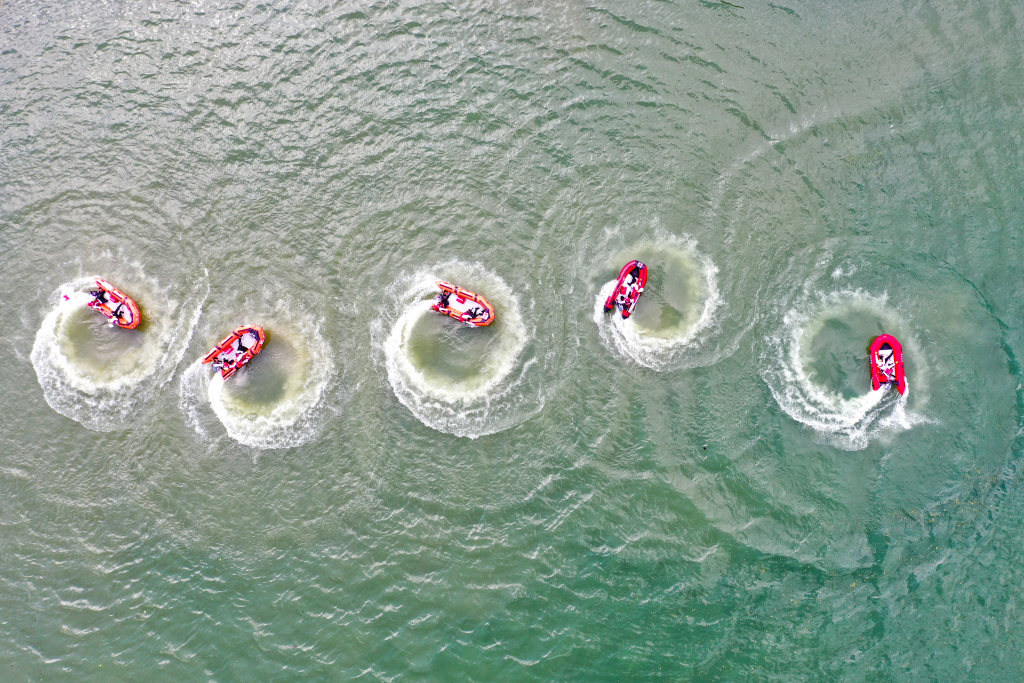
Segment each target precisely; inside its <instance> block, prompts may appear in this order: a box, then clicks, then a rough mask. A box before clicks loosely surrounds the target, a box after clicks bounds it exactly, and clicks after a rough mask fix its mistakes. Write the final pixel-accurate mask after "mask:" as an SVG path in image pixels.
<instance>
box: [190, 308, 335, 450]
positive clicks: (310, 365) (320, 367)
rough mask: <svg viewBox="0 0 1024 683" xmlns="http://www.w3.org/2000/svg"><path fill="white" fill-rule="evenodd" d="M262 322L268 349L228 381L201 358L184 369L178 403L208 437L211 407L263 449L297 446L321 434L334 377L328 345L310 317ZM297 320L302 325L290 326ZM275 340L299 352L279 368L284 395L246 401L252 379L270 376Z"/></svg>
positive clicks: (237, 436) (235, 435) (230, 428)
mask: <svg viewBox="0 0 1024 683" xmlns="http://www.w3.org/2000/svg"><path fill="white" fill-rule="evenodd" d="M264 322H265V323H266V325H265V327H266V329H267V334H268V339H267V345H266V346H265V347H264V350H263V351H262V352H261V354H260V355H258V356H257V357H256V358H255V359H254V360H253V361H252V363H251V364H250V365H249V366H247V367H245V368H243V369H242V370H240V371H239V372H237V373H235V374H234V375H233V376H232V377H231V378H230V379H228V380H227V381H225V380H224V379H223V378H222V377H221V374H220V373H219V372H214V371H213V370H212V369H211V367H210V366H208V365H201V364H200V361H196V362H194V363H193V364H192V365H191V366H189V368H188V369H187V370H186V371H185V373H184V374H183V376H182V379H181V385H180V389H179V402H180V405H181V409H182V412H184V413H185V416H186V419H187V421H188V423H189V424H190V425H191V426H192V427H193V429H195V430H196V432H197V433H198V434H199V435H200V436H202V437H204V438H209V437H210V435H211V434H212V433H213V432H214V431H215V429H216V428H215V424H216V423H214V422H213V421H212V420H211V419H210V418H209V413H208V412H207V410H209V411H212V413H213V415H214V416H216V418H217V420H218V421H219V423H220V425H221V426H222V427H223V429H224V430H225V432H226V433H227V435H228V436H229V437H230V438H232V439H234V440H235V441H237V442H239V443H241V444H244V445H246V446H251V447H253V448H258V449H261V450H267V449H273V448H291V447H294V446H299V445H301V444H303V443H306V442H308V441H310V440H311V439H313V438H314V437H315V436H316V435H317V434H318V433H319V431H320V425H321V423H322V418H323V416H324V412H325V411H324V410H323V409H322V404H323V402H324V396H325V390H326V388H327V386H328V385H329V384H330V381H331V380H332V378H333V377H334V376H335V365H334V361H333V360H332V356H333V354H332V353H331V351H330V347H329V345H328V344H327V341H326V340H325V339H324V337H323V335H322V334H321V333H320V328H319V325H317V324H314V323H312V321H309V320H303V319H301V318H295V317H294V316H293V317H292V319H291V320H290V321H289V322H277V323H276V324H275V323H274V322H273V321H267V320H264ZM296 323H297V324H298V328H295V327H293V326H292V325H294V324H296ZM275 343H276V344H279V345H280V344H288V345H289V346H290V347H292V348H293V349H294V351H295V354H294V357H293V358H291V359H290V362H289V364H288V366H287V367H285V368H282V369H281V370H282V372H284V373H285V377H284V380H283V389H282V395H281V396H280V397H279V398H277V399H275V400H273V401H271V402H269V403H259V404H255V403H252V402H248V401H246V399H245V398H244V397H242V396H240V394H242V393H244V389H245V388H247V387H249V386H250V385H251V383H259V382H260V381H261V380H263V379H266V377H267V375H268V374H269V373H270V370H268V369H267V367H266V361H267V358H266V357H265V356H264V354H268V351H270V352H271V353H273V351H274V349H273V348H272V345H273V344H275ZM260 356H264V357H263V358H261V357H260ZM261 366H264V367H263V368H261Z"/></svg>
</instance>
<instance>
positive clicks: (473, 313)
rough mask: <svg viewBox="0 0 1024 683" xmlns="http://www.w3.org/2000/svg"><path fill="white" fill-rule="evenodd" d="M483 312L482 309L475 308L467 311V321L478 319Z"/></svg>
mask: <svg viewBox="0 0 1024 683" xmlns="http://www.w3.org/2000/svg"><path fill="white" fill-rule="evenodd" d="M481 312H482V309H480V308H478V307H476V306H474V307H473V308H471V309H469V310H468V311H466V320H476V319H477V318H479V317H480V313H481Z"/></svg>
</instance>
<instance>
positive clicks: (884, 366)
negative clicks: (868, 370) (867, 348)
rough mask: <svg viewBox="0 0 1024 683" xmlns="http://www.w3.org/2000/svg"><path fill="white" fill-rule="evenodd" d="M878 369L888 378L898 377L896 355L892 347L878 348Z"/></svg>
mask: <svg viewBox="0 0 1024 683" xmlns="http://www.w3.org/2000/svg"><path fill="white" fill-rule="evenodd" d="M878 369H879V370H880V371H881V372H882V374H883V375H885V377H886V379H889V380H895V379H896V356H895V355H894V354H893V352H892V349H879V350H878Z"/></svg>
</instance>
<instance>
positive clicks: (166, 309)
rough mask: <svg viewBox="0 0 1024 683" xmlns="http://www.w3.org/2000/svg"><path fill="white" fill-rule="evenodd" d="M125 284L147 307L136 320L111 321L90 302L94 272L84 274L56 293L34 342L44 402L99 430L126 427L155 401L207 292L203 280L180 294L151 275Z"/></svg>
mask: <svg viewBox="0 0 1024 683" xmlns="http://www.w3.org/2000/svg"><path fill="white" fill-rule="evenodd" d="M121 284H122V286H123V287H124V288H125V289H126V290H127V291H128V293H129V295H130V296H133V298H135V299H136V301H137V302H138V303H139V305H140V306H141V307H142V315H143V323H142V324H141V325H140V326H139V327H138V328H136V329H134V330H123V329H120V328H116V327H115V328H111V327H110V326H109V325H107V323H106V319H105V318H104V317H103V316H102V315H101V314H100V313H98V312H96V311H93V310H91V309H89V308H88V307H87V306H86V304H87V303H88V302H89V301H90V296H89V295H88V294H87V293H86V292H87V290H88V289H89V288H90V287H94V286H95V277H84V278H78V279H76V280H74V281H72V282H68V283H66V284H64V285H61V287H60V288H59V289H58V290H57V291H56V292H54V293H53V295H52V296H51V297H50V301H51V303H52V308H51V309H50V310H49V312H48V313H47V314H46V316H45V317H44V318H43V321H42V324H41V325H40V326H39V330H38V331H37V333H36V338H35V342H34V344H33V346H32V355H31V359H32V365H33V367H34V368H35V371H36V376H37V377H38V379H39V385H40V386H41V387H42V389H43V396H44V397H45V398H46V402H47V403H49V404H50V406H51V407H52V408H53V409H54V410H56V411H57V412H59V413H60V414H62V415H65V416H67V417H70V418H71V419H73V420H76V421H78V422H80V423H81V424H83V425H85V426H86V427H88V428H89V429H94V430H97V431H112V430H117V429H124V428H126V427H128V426H129V425H130V423H131V421H132V419H133V418H134V417H135V416H136V415H137V414H138V413H139V412H140V411H141V410H143V409H144V408H145V407H146V406H147V405H150V404H151V403H152V400H153V398H154V397H155V396H156V393H157V391H158V390H159V388H160V387H161V386H162V385H163V384H165V383H166V382H167V381H169V380H170V378H171V376H172V375H173V374H174V370H175V368H176V367H177V365H178V363H179V362H180V361H181V359H182V357H183V356H184V354H185V349H186V348H187V347H188V341H189V339H190V338H191V336H192V333H193V331H194V330H195V327H196V324H197V322H198V320H199V313H200V310H201V308H202V304H203V302H204V301H205V299H206V296H207V294H208V292H209V286H208V285H207V284H206V282H205V280H204V281H202V282H199V283H197V284H196V285H195V286H194V287H193V289H192V290H191V291H190V292H188V293H186V294H185V295H184V296H183V297H182V298H180V299H179V298H178V297H176V296H175V295H174V294H173V293H172V292H171V291H170V288H164V287H161V285H160V283H159V282H157V281H156V280H154V279H152V278H146V277H144V276H138V277H136V278H135V279H129V280H128V281H127V282H126V283H121Z"/></svg>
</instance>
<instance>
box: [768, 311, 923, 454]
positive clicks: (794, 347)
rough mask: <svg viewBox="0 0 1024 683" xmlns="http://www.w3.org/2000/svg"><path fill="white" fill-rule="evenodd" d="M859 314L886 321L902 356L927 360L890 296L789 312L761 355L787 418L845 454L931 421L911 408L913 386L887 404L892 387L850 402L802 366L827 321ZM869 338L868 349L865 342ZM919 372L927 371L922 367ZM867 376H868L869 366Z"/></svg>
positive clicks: (769, 384)
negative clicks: (808, 348)
mask: <svg viewBox="0 0 1024 683" xmlns="http://www.w3.org/2000/svg"><path fill="white" fill-rule="evenodd" d="M857 311H861V312H866V313H869V314H871V315H873V316H876V317H877V318H879V319H880V320H882V321H884V322H885V324H886V327H887V329H891V330H893V331H894V332H897V336H898V338H899V339H900V340H901V342H902V344H903V347H904V357H907V355H908V354H909V355H912V356H913V357H914V358H915V360H916V359H918V358H921V357H923V354H920V353H919V352H918V345H917V342H916V339H915V338H914V337H913V336H912V335H911V334H909V333H908V332H905V331H903V330H904V329H905V326H904V325H903V324H902V322H901V321H900V320H898V319H897V318H896V316H895V315H894V314H893V312H892V309H891V307H889V306H888V305H887V302H886V297H885V296H884V295H883V296H880V297H874V296H871V295H869V294H866V293H864V292H850V291H843V292H836V293H832V294H829V295H827V296H824V297H822V299H821V301H819V302H815V303H809V304H806V305H804V306H803V307H798V308H794V309H792V310H790V311H789V312H788V313H786V315H785V316H783V326H782V328H781V330H780V331H779V332H778V333H777V334H775V335H772V336H771V337H769V339H768V345H767V351H766V352H765V353H764V354H763V356H762V359H761V361H762V366H763V367H762V376H763V377H764V379H765V381H766V382H767V384H768V388H769V390H770V391H771V392H772V396H774V397H775V400H776V402H777V403H778V404H779V407H781V408H782V409H783V410H784V411H785V412H786V414H787V415H789V416H790V417H792V418H793V419H794V420H797V421H798V422H800V423H802V424H805V425H807V426H808V427H810V428H812V429H813V430H814V431H815V432H817V433H818V435H819V436H820V437H821V438H822V439H823V441H825V442H828V443H830V444H832V445H834V446H836V447H839V448H843V449H845V450H861V449H864V448H866V447H867V446H868V444H869V443H870V441H871V440H872V439H874V438H879V437H882V436H884V435H887V434H892V433H895V432H898V431H903V430H906V429H910V428H911V427H913V426H914V425H916V424H921V423H923V422H928V421H929V420H928V418H927V417H925V416H924V415H921V414H918V413H915V412H914V411H912V410H910V409H909V408H908V405H909V404H908V400H909V398H910V383H909V380H908V382H907V389H906V393H905V394H904V395H902V396H898V395H897V398H895V399H894V400H887V396H888V395H889V394H890V393H893V394H895V393H896V390H895V389H894V388H891V387H890V386H889V385H886V386H884V387H883V388H881V389H879V390H878V391H868V392H867V393H865V394H861V395H858V396H852V397H849V398H846V397H844V396H842V395H841V394H840V393H838V392H835V391H830V390H828V389H827V388H825V387H822V386H820V385H818V384H816V383H815V382H814V381H813V380H812V379H811V377H810V376H809V374H808V373H807V371H806V370H805V368H804V360H803V359H804V357H805V352H804V348H803V347H804V343H805V341H808V340H810V339H813V337H814V335H815V334H816V333H817V331H818V330H820V328H821V326H822V324H823V323H824V321H825V320H828V319H831V318H839V319H841V318H842V317H843V316H844V315H850V314H851V313H854V312H857ZM868 341H870V340H865V347H866V346H867V342H868ZM915 371H916V372H917V373H919V374H920V373H924V372H926V370H925V368H923V367H921V364H920V363H917V364H916V367H915ZM864 372H865V373H866V372H869V368H868V366H867V365H866V364H865V367H864Z"/></svg>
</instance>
